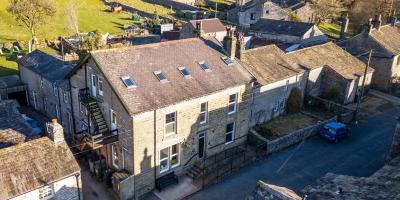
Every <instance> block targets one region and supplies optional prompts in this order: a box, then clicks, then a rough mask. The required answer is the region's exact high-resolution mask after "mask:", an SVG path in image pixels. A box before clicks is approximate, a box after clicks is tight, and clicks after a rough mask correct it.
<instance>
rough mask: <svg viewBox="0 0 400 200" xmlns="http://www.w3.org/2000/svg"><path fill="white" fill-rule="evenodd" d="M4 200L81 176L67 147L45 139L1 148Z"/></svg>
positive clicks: (0, 191)
mask: <svg viewBox="0 0 400 200" xmlns="http://www.w3.org/2000/svg"><path fill="white" fill-rule="evenodd" d="M0 166H1V167H0V199H9V198H12V197H16V196H19V195H22V194H25V193H27V192H30V191H32V190H35V189H38V188H41V187H43V186H45V185H47V184H49V183H53V182H55V181H58V180H60V179H62V178H66V177H69V176H73V175H75V174H79V173H80V168H79V165H78V163H77V162H76V160H75V157H74V156H73V154H72V152H71V151H70V149H69V147H68V146H67V145H66V144H59V145H55V144H54V143H53V142H52V141H51V140H50V139H49V138H48V137H42V138H38V139H35V140H31V141H28V142H24V143H21V144H17V145H14V146H11V147H7V148H3V149H0Z"/></svg>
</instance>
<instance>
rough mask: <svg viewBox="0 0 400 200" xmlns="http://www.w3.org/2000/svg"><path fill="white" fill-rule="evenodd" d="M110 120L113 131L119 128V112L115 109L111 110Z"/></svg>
mask: <svg viewBox="0 0 400 200" xmlns="http://www.w3.org/2000/svg"><path fill="white" fill-rule="evenodd" d="M110 117H111V118H110V121H111V131H114V130H116V129H117V113H115V111H114V110H110Z"/></svg>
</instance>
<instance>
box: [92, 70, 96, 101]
mask: <svg viewBox="0 0 400 200" xmlns="http://www.w3.org/2000/svg"><path fill="white" fill-rule="evenodd" d="M96 81H97V78H96V75H94V74H92V96H94V97H96V95H97V93H96V92H97V87H96Z"/></svg>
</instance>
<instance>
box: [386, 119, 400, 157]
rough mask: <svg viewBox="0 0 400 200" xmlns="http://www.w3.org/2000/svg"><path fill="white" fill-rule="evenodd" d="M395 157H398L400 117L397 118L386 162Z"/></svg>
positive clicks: (399, 148)
mask: <svg viewBox="0 0 400 200" xmlns="http://www.w3.org/2000/svg"><path fill="white" fill-rule="evenodd" d="M397 156H400V117H398V118H397V125H396V129H395V132H394V135H393V140H392V146H391V147H390V150H389V154H388V156H387V158H386V160H387V161H390V160H392V159H393V158H395V157H397Z"/></svg>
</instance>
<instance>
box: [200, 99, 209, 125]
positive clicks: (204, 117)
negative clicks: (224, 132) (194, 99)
mask: <svg viewBox="0 0 400 200" xmlns="http://www.w3.org/2000/svg"><path fill="white" fill-rule="evenodd" d="M207 121H208V102H204V103H202V104H200V124H205V123H207Z"/></svg>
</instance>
